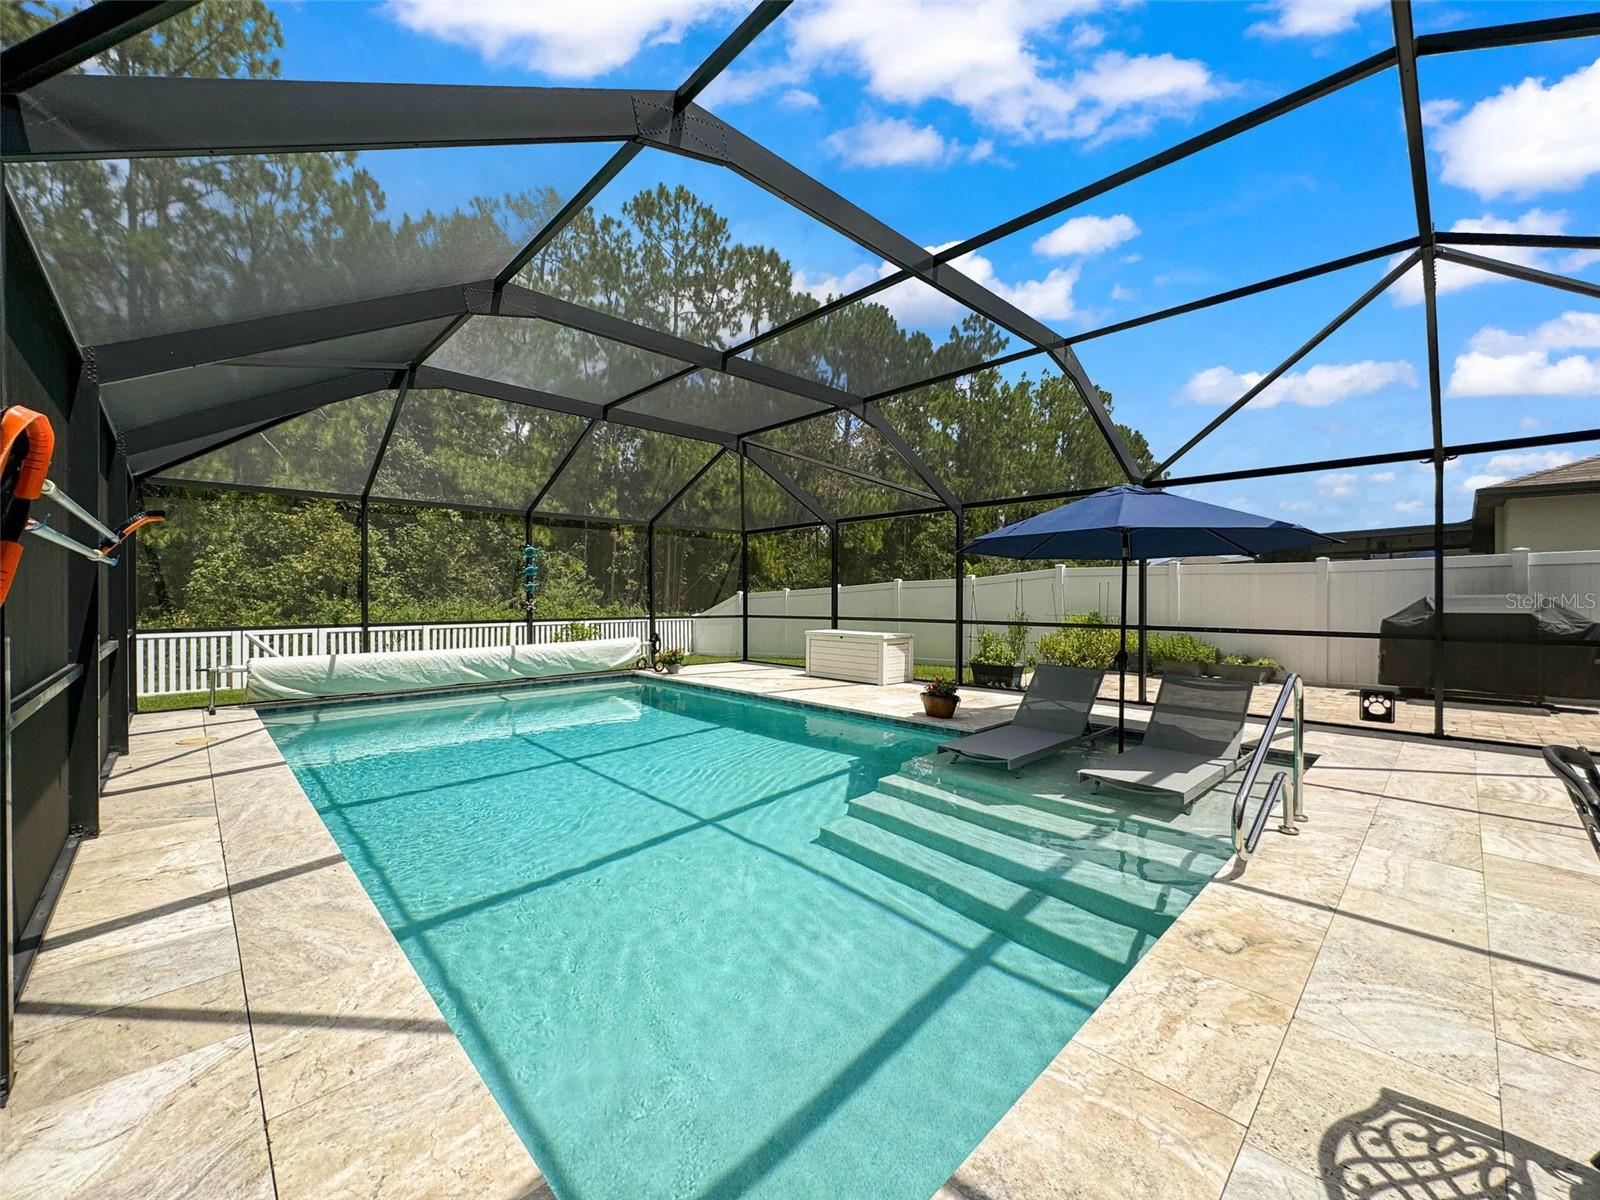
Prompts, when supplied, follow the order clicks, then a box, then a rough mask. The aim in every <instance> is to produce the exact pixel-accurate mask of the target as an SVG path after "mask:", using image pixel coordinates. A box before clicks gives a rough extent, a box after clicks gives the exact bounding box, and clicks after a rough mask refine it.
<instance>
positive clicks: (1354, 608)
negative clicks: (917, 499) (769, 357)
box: [694, 550, 1600, 687]
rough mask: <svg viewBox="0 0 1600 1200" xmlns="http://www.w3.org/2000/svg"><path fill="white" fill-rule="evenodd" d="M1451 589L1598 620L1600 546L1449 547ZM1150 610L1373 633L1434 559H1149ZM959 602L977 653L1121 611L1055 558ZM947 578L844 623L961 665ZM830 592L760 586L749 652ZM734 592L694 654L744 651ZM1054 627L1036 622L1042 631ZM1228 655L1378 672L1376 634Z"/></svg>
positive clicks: (1101, 587) (1249, 641)
mask: <svg viewBox="0 0 1600 1200" xmlns="http://www.w3.org/2000/svg"><path fill="white" fill-rule="evenodd" d="M1444 562H1445V594H1446V596H1466V595H1474V596H1483V595H1518V596H1526V595H1541V596H1546V597H1551V598H1553V599H1557V600H1562V601H1563V602H1564V603H1566V604H1568V605H1569V606H1572V607H1576V608H1578V609H1579V610H1580V611H1586V612H1590V613H1591V614H1592V615H1593V616H1594V617H1595V618H1596V619H1600V609H1597V608H1596V603H1597V598H1600V551H1594V550H1581V551H1562V552H1551V553H1530V552H1528V551H1526V550H1513V551H1511V552H1510V553H1509V554H1481V555H1461V556H1458V557H1447V558H1446V559H1445V560H1444ZM1148 574H1149V596H1148V609H1147V620H1148V621H1149V623H1150V624H1151V625H1175V626H1200V627H1223V628H1228V627H1232V628H1241V627H1249V628H1258V629H1332V630H1340V631H1345V632H1353V633H1377V632H1378V631H1379V628H1380V626H1381V624H1382V622H1383V619H1384V618H1385V617H1387V616H1389V615H1390V614H1391V613H1395V612H1398V611H1399V610H1400V609H1402V608H1404V607H1405V606H1406V605H1408V604H1411V603H1412V602H1413V601H1416V600H1419V599H1421V598H1423V597H1424V596H1430V595H1432V593H1433V559H1431V558H1404V559H1361V560H1355V561H1351V562H1330V561H1329V560H1327V559H1318V560H1317V561H1315V562H1308V563H1257V562H1240V563H1187V564H1185V563H1176V562H1173V563H1163V564H1160V565H1158V566H1152V567H1150V568H1149V572H1148ZM965 587H966V597H965V602H964V607H965V615H966V620H967V622H968V624H967V627H966V634H967V643H968V644H967V649H968V651H969V652H970V651H971V649H972V646H973V644H974V643H975V642H976V640H977V635H978V633H979V631H980V629H981V628H982V626H983V625H984V624H985V623H990V624H993V625H1003V624H1005V622H1006V621H1007V619H1008V618H1009V617H1010V616H1011V614H1012V613H1014V612H1024V613H1027V614H1028V617H1029V619H1030V620H1033V621H1045V622H1049V621H1059V620H1061V619H1062V618H1063V617H1065V616H1067V615H1069V614H1073V613H1085V612H1099V613H1101V614H1102V615H1103V616H1104V617H1105V619H1106V620H1107V621H1112V622H1114V621H1116V620H1117V615H1118V604H1119V599H1120V595H1119V593H1120V588H1121V578H1120V568H1118V567H1076V568H1070V569H1069V568H1067V567H1056V568H1054V569H1047V570H1039V571H1019V572H1012V573H1009V574H1005V575H987V576H982V577H978V576H969V577H968V578H967V580H966V581H965ZM953 588H954V584H953V582H952V581H951V580H949V579H918V580H912V579H906V580H890V581H888V582H886V583H873V584H861V585H851V586H845V587H841V588H840V589H839V624H840V625H841V626H844V627H846V628H850V629H870V630H880V631H893V632H899V633H909V634H911V635H913V637H914V639H915V642H914V647H915V653H916V657H917V660H918V661H919V662H926V663H944V664H949V663H953V662H954V661H955V628H954V626H953V625H948V624H946V625H938V624H922V623H919V622H918V621H916V620H914V619H913V618H919V617H922V618H930V617H931V618H936V619H942V620H945V621H950V620H953V618H954V616H955V595H954V591H953ZM830 603H831V601H830V596H829V592H828V589H827V588H807V589H795V590H787V589H786V590H784V591H778V592H754V593H752V594H751V596H750V612H751V614H752V615H754V616H758V617H762V616H765V617H774V618H778V619H757V620H752V621H751V622H750V653H751V657H754V658H799V657H802V656H803V655H804V654H805V631H806V630H807V629H817V628H826V627H827V625H828V621H829V609H830ZM739 606H740V599H739V597H738V596H737V595H734V596H732V597H729V598H728V599H727V600H724V601H722V602H721V603H719V604H717V605H716V606H714V607H713V608H710V609H708V610H707V611H706V612H705V613H703V614H701V615H700V616H699V617H697V618H696V619H695V634H694V644H695V649H696V652H697V653H701V654H733V655H737V654H738V652H739V649H738V648H739ZM1138 612H1139V589H1138V574H1137V571H1135V570H1130V572H1129V588H1128V621H1129V623H1130V624H1132V623H1134V622H1135V621H1136V620H1137V619H1138ZM1046 632H1048V630H1046V629H1035V630H1033V631H1032V636H1033V638H1034V639H1037V637H1038V636H1039V635H1040V634H1043V633H1046ZM1196 636H1197V637H1199V638H1201V639H1202V640H1203V641H1206V642H1210V643H1211V644H1212V645H1215V646H1218V647H1220V648H1221V649H1222V650H1223V651H1224V652H1225V653H1230V654H1245V653H1248V654H1250V655H1252V656H1253V657H1263V656H1265V657H1269V658H1273V659H1276V660H1277V661H1278V662H1280V663H1282V664H1283V665H1284V666H1286V667H1288V668H1290V669H1291V670H1295V671H1298V672H1300V673H1301V675H1303V676H1304V677H1305V679H1306V682H1307V683H1313V684H1326V685H1328V686H1334V687H1356V686H1360V685H1362V684H1369V683H1375V682H1376V681H1377V678H1378V642H1377V640H1376V639H1372V638H1337V637H1272V636H1267V635H1262V634H1206V633H1202V634H1197V635H1196Z"/></svg>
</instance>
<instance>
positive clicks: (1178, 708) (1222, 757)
mask: <svg viewBox="0 0 1600 1200" xmlns="http://www.w3.org/2000/svg"><path fill="white" fill-rule="evenodd" d="M1250 692H1251V688H1250V685H1249V684H1248V683H1245V682H1243V681H1241V680H1237V679H1200V678H1191V677H1188V676H1183V675H1169V676H1167V677H1166V678H1165V679H1163V680H1162V681H1161V693H1160V695H1158V696H1157V697H1156V707H1155V711H1153V712H1152V713H1151V714H1150V724H1149V725H1148V726H1147V727H1146V729H1145V735H1144V741H1143V742H1142V743H1141V744H1140V745H1138V746H1135V747H1134V748H1133V749H1132V750H1127V751H1124V752H1123V753H1121V754H1119V755H1117V756H1116V757H1115V758H1112V759H1110V760H1108V761H1106V762H1105V763H1102V764H1099V765H1097V766H1093V767H1084V768H1083V769H1082V770H1080V771H1079V772H1078V778H1079V779H1093V780H1097V781H1101V782H1104V783H1115V784H1121V785H1124V786H1130V787H1140V788H1148V789H1150V790H1152V791H1157V792H1164V793H1167V794H1169V795H1173V796H1177V797H1179V798H1180V799H1181V802H1182V803H1184V804H1188V803H1189V802H1190V801H1192V800H1194V799H1195V798H1196V797H1198V796H1199V795H1201V794H1202V793H1203V792H1205V791H1207V790H1209V789H1210V788H1213V787H1215V786H1216V785H1217V784H1219V783H1221V782H1222V781H1223V780H1224V779H1226V778H1227V776H1228V774H1229V773H1230V772H1231V771H1232V770H1233V768H1234V767H1235V766H1236V765H1237V763H1238V760H1239V746H1240V743H1241V742H1242V741H1243V740H1244V722H1245V714H1246V713H1247V712H1248V711H1249V708H1250Z"/></svg>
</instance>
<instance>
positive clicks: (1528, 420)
mask: <svg viewBox="0 0 1600 1200" xmlns="http://www.w3.org/2000/svg"><path fill="white" fill-rule="evenodd" d="M1543 425H1544V422H1543V421H1541V420H1540V419H1539V418H1538V417H1523V418H1522V420H1520V421H1518V422H1517V428H1518V429H1520V430H1522V432H1523V433H1532V432H1533V431H1534V430H1535V429H1539V428H1542V427H1543Z"/></svg>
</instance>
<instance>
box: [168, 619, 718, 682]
mask: <svg viewBox="0 0 1600 1200" xmlns="http://www.w3.org/2000/svg"><path fill="white" fill-rule="evenodd" d="M569 624H570V622H568V621H535V622H534V624H533V629H532V634H533V636H532V637H531V638H530V637H529V636H528V634H529V629H528V625H527V623H526V622H524V621H473V622H462V623H459V624H450V625H374V626H372V627H371V630H370V634H371V647H372V649H373V650H375V651H376V650H470V649H476V648H478V647H480V646H523V645H529V644H532V645H536V646H543V645H548V644H550V643H552V642H559V641H560V640H561V631H562V630H564V629H565V628H566V627H567V626H568V625H569ZM584 624H587V625H594V626H597V627H598V628H599V630H600V636H601V637H603V638H621V637H636V638H641V639H644V638H648V637H649V636H650V622H649V621H648V620H646V619H645V618H644V617H623V618H607V619H603V620H595V621H586V622H584ZM694 624H695V623H694V621H693V619H692V618H688V617H663V618H660V619H658V620H657V621H656V633H657V635H658V636H659V637H660V638H661V644H662V645H663V646H681V647H683V648H684V649H686V650H693V642H694ZM360 650H361V627H360V626H359V625H308V626H300V627H296V628H289V629H215V630H183V631H173V632H150V633H140V634H139V638H138V659H137V670H138V686H139V695H141V696H170V695H175V694H178V693H181V692H203V691H205V690H206V687H207V685H208V683H209V677H208V675H207V672H208V671H209V670H210V669H211V668H212V667H236V666H243V665H244V664H245V663H246V662H248V661H249V660H250V659H252V658H262V657H270V656H273V655H295V654H356V653H359V652H360Z"/></svg>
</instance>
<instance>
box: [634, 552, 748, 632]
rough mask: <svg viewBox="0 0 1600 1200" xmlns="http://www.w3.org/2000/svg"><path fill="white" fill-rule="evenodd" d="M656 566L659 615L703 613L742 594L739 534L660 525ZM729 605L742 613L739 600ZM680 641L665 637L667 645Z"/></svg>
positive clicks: (657, 608) (679, 615)
mask: <svg viewBox="0 0 1600 1200" xmlns="http://www.w3.org/2000/svg"><path fill="white" fill-rule="evenodd" d="M655 568H656V582H655V587H656V615H657V616H658V617H681V616H692V615H694V614H696V613H703V612H705V611H706V610H707V609H711V608H716V607H717V606H718V605H722V604H724V602H727V601H732V600H734V597H736V596H737V594H738V591H739V537H738V535H737V534H730V533H686V532H680V531H674V530H663V529H660V528H658V529H657V530H656V547H655ZM727 607H728V609H729V610H730V612H731V613H737V612H738V604H737V602H736V601H734V603H731V604H728V605H727ZM719 611H720V610H719ZM696 632H697V633H698V630H697V631H696ZM677 644H678V643H677V642H676V641H674V640H673V639H671V638H668V637H664V638H663V639H662V645H663V646H672V645H677Z"/></svg>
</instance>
